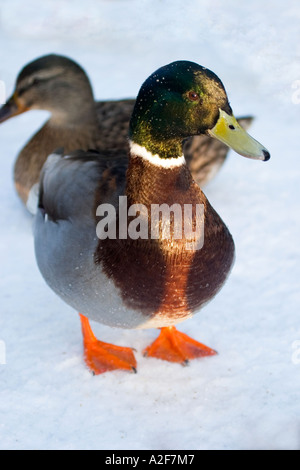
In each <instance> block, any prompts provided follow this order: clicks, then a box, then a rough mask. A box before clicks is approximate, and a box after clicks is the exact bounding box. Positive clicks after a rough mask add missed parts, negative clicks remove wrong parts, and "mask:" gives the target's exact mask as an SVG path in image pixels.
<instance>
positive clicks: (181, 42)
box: [0, 0, 300, 450]
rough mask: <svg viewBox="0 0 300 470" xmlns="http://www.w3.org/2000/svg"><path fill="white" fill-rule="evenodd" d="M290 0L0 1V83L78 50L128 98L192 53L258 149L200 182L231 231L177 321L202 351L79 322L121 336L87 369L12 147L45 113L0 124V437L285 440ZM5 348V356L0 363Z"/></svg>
mask: <svg viewBox="0 0 300 470" xmlns="http://www.w3.org/2000/svg"><path fill="white" fill-rule="evenodd" d="M299 24H300V6H299V2H297V1H296V0H295V1H293V0H286V1H285V2H284V4H283V3H282V2H281V1H279V0H276V1H274V0H273V1H265V2H264V3H261V2H260V1H258V0H253V1H252V2H247V4H246V3H245V2H239V3H238V2H236V1H234V0H227V1H226V2H222V1H221V0H201V1H200V0H198V1H197V0H189V1H187V0H185V1H180V0H165V1H164V2H163V1H161V0H110V1H107V0H106V1H105V0H102V1H100V0H98V1H96V0H85V2H84V4H83V3H82V2H81V1H79V0H73V1H72V2H70V1H67V0H64V1H62V0H60V1H58V0H51V1H50V0H44V2H42V3H41V2H37V1H36V0H29V1H28V2H26V5H25V4H24V2H21V0H11V1H10V2H2V3H1V7H0V27H1V29H0V41H1V45H2V47H1V50H0V79H1V80H2V81H3V83H4V84H5V85H6V93H7V95H9V94H10V93H11V92H12V90H13V85H14V81H15V77H16V75H17V73H18V72H19V70H20V68H21V67H22V66H23V65H25V64H26V63H27V62H28V61H30V60H32V59H34V58H36V57H38V56H40V55H43V54H46V53H49V52H57V53H61V54H64V55H69V56H70V57H73V58H74V59H76V60H77V61H78V62H79V63H80V64H82V65H83V66H84V67H85V69H86V70H87V72H88V74H89V76H90V78H91V81H92V83H93V87H94V91H95V96H96V97H97V98H98V99H100V98H102V99H105V98H123V97H132V96H136V94H137V92H138V89H139V87H140V85H141V83H142V82H143V81H144V80H145V79H146V78H147V76H148V75H149V74H150V73H152V72H153V71H154V70H155V69H157V68H158V67H160V66H161V65H164V64H166V63H169V62H171V61H173V60H177V59H186V60H193V61H195V62H198V63H200V64H201V65H204V66H206V67H208V68H210V69H212V70H213V71H214V72H215V73H217V75H218V76H219V77H220V78H221V79H222V81H223V83H224V84H225V87H226V89H227V92H228V94H229V98H230V101H231V105H232V108H233V110H234V112H235V114H236V115H237V116H238V115H242V114H253V115H254V116H255V121H254V123H253V125H252V128H251V132H250V133H251V134H252V135H253V136H254V137H255V138H256V139H257V140H258V141H260V142H261V143H262V144H263V145H265V146H266V147H267V148H268V150H269V151H270V153H271V160H270V161H269V162H266V163H262V162H258V161H252V160H247V159H244V158H242V157H240V156H238V155H236V154H234V153H233V152H231V153H230V156H229V159H228V161H227V163H226V164H225V166H224V167H223V169H222V170H221V171H220V173H219V174H218V175H217V177H216V178H215V179H214V180H213V181H212V182H211V183H210V184H209V185H208V186H207V187H206V188H205V193H206V195H207V197H208V198H209V200H210V202H211V203H212V205H213V207H214V208H215V209H216V210H217V211H218V213H219V214H220V215H221V217H222V218H223V220H224V221H225V222H226V224H227V225H228V227H229V228H230V231H231V233H232V235H233V237H234V240H235V243H236V263H235V266H234V269H233V271H232V273H231V276H230V279H229V280H228V282H227V284H226V285H225V287H224V288H223V289H222V291H221V292H220V294H219V295H218V296H217V297H216V298H215V299H214V300H213V301H212V302H211V303H210V304H209V305H207V306H206V307H205V309H203V311H202V312H199V313H198V314H197V315H196V316H195V317H194V318H193V319H191V320H188V321H186V322H184V323H183V324H182V325H180V327H179V329H180V330H181V331H184V332H185V333H187V334H189V335H191V336H192V337H194V338H196V339H198V340H199V341H201V342H203V343H205V344H207V345H208V346H211V347H213V348H214V349H216V350H217V351H218V352H219V355H218V356H215V357H210V358H207V359H204V360H195V361H193V362H192V363H191V364H190V365H189V367H185V368H184V367H182V366H180V365H177V364H169V363H167V362H163V361H158V360H155V359H146V358H144V357H143V356H142V353H141V352H142V350H143V348H144V347H146V346H147V345H148V344H149V343H150V342H151V341H152V340H153V339H154V338H155V337H156V336H157V331H155V330H145V331H141V330H139V331H129V330H118V329H110V328H107V327H104V326H102V325H100V324H94V323H93V325H92V326H93V328H94V331H95V333H96V334H97V336H98V337H99V338H100V339H102V340H104V341H108V342H112V343H115V344H119V345H125V346H132V347H134V348H136V350H137V353H136V357H137V361H138V373H137V374H128V373H125V372H124V373H123V372H113V373H106V374H103V375H100V376H97V377H93V376H92V375H91V374H90V373H89V371H88V370H87V369H86V367H85V365H84V362H83V359H82V340H81V332H80V324H79V318H78V317H77V314H76V312H74V311H73V310H72V309H71V308H70V307H69V306H67V305H65V304H64V303H63V302H62V301H61V300H60V299H59V298H58V297H56V296H55V294H54V293H53V292H52V291H51V290H50V289H49V288H48V287H47V286H46V284H45V283H44V281H43V279H42V277H41V275H40V273H39V271H38V269H37V266H36V262H35V258H34V252H33V239H32V230H31V226H32V219H31V216H30V215H29V214H27V213H26V211H25V209H24V208H23V207H22V205H21V203H20V202H19V200H18V198H17V196H16V194H15V191H14V188H13V183H12V167H13V162H14V160H15V157H16V155H17V153H18V151H19V150H20V148H22V146H23V145H24V143H25V142H26V140H27V139H28V138H29V137H30V136H31V135H32V134H33V133H34V132H35V130H37V129H38V127H39V126H40V125H41V123H42V122H44V120H45V119H46V117H47V113H46V112H31V113H27V114H24V115H22V116H20V117H17V118H15V119H13V120H11V121H8V122H6V123H4V124H2V125H1V126H0V142H1V154H2V156H1V159H0V169H1V170H0V200H1V206H0V224H1V232H0V238H1V245H0V251H1V277H0V289H1V317H0V345H1V347H0V354H1V356H2V357H0V448H1V449H114V450H116V449H152V450H155V449H165V450H170V449H180V450H187V449H299V448H300V400H299V389H300V379H299V377H300V374H299V372H300V364H299V362H300V361H299V357H300V356H299V344H300V343H299V340H300V316H299V300H300V289H299V279H300V269H299V254H300V244H299V233H300V222H299V193H300V189H299V188H300V185H299V177H300V155H299V144H298V135H299V124H300V122H299V109H300V108H299V106H300V104H299V99H298V98H299V79H300V37H299ZM3 362H6V364H3Z"/></svg>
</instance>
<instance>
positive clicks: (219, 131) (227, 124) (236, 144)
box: [208, 109, 270, 161]
mask: <svg viewBox="0 0 300 470" xmlns="http://www.w3.org/2000/svg"><path fill="white" fill-rule="evenodd" d="M208 134H209V135H210V136H211V137H215V138H216V139H218V140H220V141H221V142H223V143H224V144H226V145H228V147H230V148H232V150H234V151H235V152H237V153H239V154H240V155H243V156H244V157H247V158H254V159H255V160H263V161H267V160H269V159H270V153H269V152H268V150H267V149H266V148H265V147H264V146H263V145H261V144H260V143H259V142H257V140H255V139H253V137H251V136H250V135H249V134H247V132H246V131H245V130H244V129H243V128H242V127H241V126H240V125H239V123H238V122H237V120H236V118H235V117H234V116H230V115H229V114H227V113H226V112H225V111H223V110H222V109H220V117H219V119H218V121H217V124H216V125H215V127H213V128H212V129H210V130H209V131H208Z"/></svg>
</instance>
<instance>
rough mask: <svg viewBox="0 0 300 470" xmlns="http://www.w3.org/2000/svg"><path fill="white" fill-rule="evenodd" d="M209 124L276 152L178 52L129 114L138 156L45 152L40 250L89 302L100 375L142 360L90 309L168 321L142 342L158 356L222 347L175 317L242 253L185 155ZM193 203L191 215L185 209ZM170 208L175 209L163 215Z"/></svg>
mask: <svg viewBox="0 0 300 470" xmlns="http://www.w3.org/2000/svg"><path fill="white" fill-rule="evenodd" d="M202 134H203V135H206V134H208V135H210V136H211V137H212V138H216V139H219V140H221V141H222V142H224V143H226V144H227V145H229V146H230V147H231V148H233V149H234V150H236V151H237V152H238V153H240V154H242V155H244V156H246V157H250V158H254V159H259V160H264V161H266V160H268V159H269V158H270V154H269V152H268V151H267V150H266V149H265V148H264V147H263V146H262V145H261V144H259V143H258V142H257V141H256V140H254V139H253V138H252V137H250V136H249V135H248V134H247V133H246V132H245V131H244V130H243V129H242V128H241V127H240V126H239V124H238V122H237V121H236V119H235V118H234V116H233V114H232V110H231V107H230V105H229V102H228V99H227V95H226V91H225V89H224V86H223V84H222V82H221V81H220V79H219V78H218V77H217V76H216V75H215V74H214V73H213V72H211V71H209V70H208V69H206V68H204V67H201V66H200V65H197V64H195V63H193V62H187V61H178V62H173V63H171V64H169V65H166V66H164V67H161V68H160V69H159V70H157V71H156V72H154V73H153V74H152V75H151V76H150V77H149V78H148V79H147V80H146V81H145V83H144V84H143V85H142V87H141V89H140V92H139V94H138V97H137V100H136V103H135V106H134V110H133V113H132V117H131V120H130V126H129V147H130V149H129V158H128V155H127V154H126V152H124V151H123V150H112V151H102V152H99V153H98V152H83V151H76V152H74V153H71V154H69V155H67V156H63V154H62V153H61V154H60V153H59V152H58V153H55V154H53V155H51V156H50V157H49V158H48V159H47V162H46V164H45V166H44V169H43V171H42V175H41V183H40V195H39V204H38V211H37V215H36V218H35V228H34V235H35V252H36V259H37V263H38V266H39V269H40V271H41V273H42V275H43V277H44V279H45V280H46V282H47V283H48V284H49V286H50V287H51V288H52V289H53V290H54V292H56V293H57V294H58V295H59V296H60V297H61V298H62V299H63V300H64V301H65V302H66V303H68V304H69V305H70V306H72V307H73V308H74V309H76V310H77V311H78V312H81V314H80V318H81V324H82V331H83V343H84V357H85V361H86V363H87V365H88V367H89V368H90V369H91V370H92V371H93V372H94V373H95V374H99V373H102V372H105V371H107V370H112V369H127V370H135V369H136V360H135V357H134V353H133V350H132V349H131V348H123V347H118V346H114V345H110V344H107V343H103V342H101V341H98V340H97V339H96V338H95V336H94V334H93V332H92V330H91V327H90V324H89V319H92V320H95V321H97V322H100V323H103V324H105V325H108V326H111V327H119V328H131V329H138V328H160V329H161V331H160V335H159V336H158V338H157V339H156V340H155V341H154V343H153V344H152V345H150V346H149V347H147V348H146V349H145V354H146V355H147V356H150V357H157V358H160V359H164V360H169V361H173V362H180V363H186V362H187V361H189V360H190V359H193V358H197V357H202V356H210V355H213V354H215V351H214V350H213V349H211V348H209V347H207V346H205V345H203V344H201V343H199V342H198V341H195V340H194V339H192V338H189V337H188V336H187V335H185V334H183V333H181V332H179V331H178V330H177V329H176V327H175V325H176V324H177V323H179V322H182V321H184V320H186V319H187V318H189V317H191V316H192V315H193V314H194V313H195V312H197V311H198V310H199V309H200V308H201V307H202V306H204V305H205V304H206V303H207V302H208V301H209V300H211V299H212V298H213V297H214V296H215V295H216V294H217V292H218V291H219V290H220V288H221V287H222V285H223V284H224V282H225V280H226V278H227V276H228V274H229V272H230V269H231V266H232V263H233V259H234V242H233V239H232V237H231V235H230V232H229V230H228V229H227V227H226V225H225V224H224V222H223V221H222V219H221V218H220V217H219V215H218V214H217V213H216V211H215V210H214V209H213V208H212V206H211V205H210V204H209V202H208V200H207V199H206V197H205V195H204V193H203V192H202V190H201V189H200V187H199V186H198V185H197V184H196V183H195V181H194V180H193V178H192V175H191V173H190V171H189V169H188V166H187V164H186V161H185V158H184V156H183V151H182V143H183V141H184V139H186V138H187V137H189V136H193V135H202ZM186 207H190V212H189V214H190V217H189V218H188V217H187V218H186V217H185V212H184V217H183V214H182V212H183V211H185V209H186ZM165 208H167V209H169V211H170V212H169V216H170V217H169V220H168V219H163V218H161V217H159V211H160V210H161V211H163V210H164V209H165ZM201 208H202V210H203V212H202V213H201V210H200V209H201ZM153 209H155V211H158V212H155V211H154V212H152V210H153ZM198 209H199V211H200V212H199V214H198ZM178 210H179V213H178ZM155 214H156V215H155ZM157 214H158V217H157ZM175 216H176V217H175ZM177 217H178V218H177ZM186 220H187V224H186V223H185V222H186ZM186 227H187V231H186ZM181 228H183V230H181V232H180V229H181ZM168 230H169V232H168ZM178 230H179V232H180V233H179V232H178Z"/></svg>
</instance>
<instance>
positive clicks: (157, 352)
mask: <svg viewBox="0 0 300 470" xmlns="http://www.w3.org/2000/svg"><path fill="white" fill-rule="evenodd" d="M215 354H217V352H216V351H214V350H213V349H211V348H209V347H207V346H205V345H204V344H201V343H198V341H195V340H194V339H192V338H190V337H189V336H187V335H186V334H184V333H181V332H180V331H178V330H176V328H175V327H174V326H170V327H164V328H161V331H160V335H159V336H158V338H157V339H156V340H155V341H154V342H153V343H152V344H151V345H150V346H148V347H147V348H146V349H145V350H144V355H145V356H150V357H156V358H158V359H163V360H165V361H170V362H180V363H182V364H183V365H184V364H187V363H188V361H189V360H190V359H195V358H197V357H204V356H214V355H215Z"/></svg>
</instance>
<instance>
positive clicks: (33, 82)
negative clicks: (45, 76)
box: [32, 77, 41, 85]
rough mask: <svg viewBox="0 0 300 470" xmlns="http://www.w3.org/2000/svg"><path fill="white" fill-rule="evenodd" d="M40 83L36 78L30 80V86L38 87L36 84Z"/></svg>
mask: <svg viewBox="0 0 300 470" xmlns="http://www.w3.org/2000/svg"><path fill="white" fill-rule="evenodd" d="M40 81H41V80H40V79H39V78H37V77H36V78H34V79H33V80H32V85H38V84H39V83H40Z"/></svg>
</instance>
